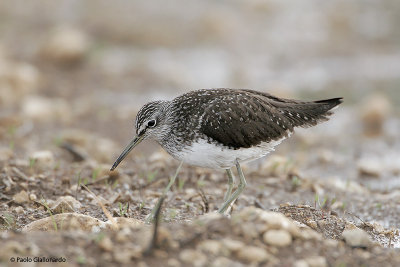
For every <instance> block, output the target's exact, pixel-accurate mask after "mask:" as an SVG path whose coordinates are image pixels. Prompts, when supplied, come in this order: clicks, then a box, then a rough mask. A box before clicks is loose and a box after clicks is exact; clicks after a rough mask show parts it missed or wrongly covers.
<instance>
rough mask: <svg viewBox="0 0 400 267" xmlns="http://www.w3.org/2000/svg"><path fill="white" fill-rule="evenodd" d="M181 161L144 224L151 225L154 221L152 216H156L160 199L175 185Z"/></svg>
mask: <svg viewBox="0 0 400 267" xmlns="http://www.w3.org/2000/svg"><path fill="white" fill-rule="evenodd" d="M182 164H183V161H181V163H180V164H179V166H178V169H176V172H175V175H174V176H172V177H171V179H170V180H169V183H168V185H167V187H165V189H164V191H163V194H162V195H161V196H160V198H159V199H158V202H157V204H156V205H155V207H154V208H153V209H152V210H151V212H150V214H149V215H147V218H146V223H151V222H152V221H153V220H154V216H155V214H156V211H157V210H158V209H159V207H160V205H161V199H162V198H163V197H165V195H166V194H167V193H168V191H169V189H170V188H171V186H172V185H173V184H174V183H175V180H176V177H177V176H178V174H179V171H180V170H181V167H182Z"/></svg>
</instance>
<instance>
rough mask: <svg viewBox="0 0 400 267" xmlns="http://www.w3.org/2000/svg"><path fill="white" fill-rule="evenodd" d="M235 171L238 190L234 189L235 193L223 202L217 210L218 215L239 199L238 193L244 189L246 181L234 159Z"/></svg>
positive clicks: (237, 162)
mask: <svg viewBox="0 0 400 267" xmlns="http://www.w3.org/2000/svg"><path fill="white" fill-rule="evenodd" d="M236 169H237V171H238V174H239V185H238V188H237V189H236V191H235V192H233V194H232V195H231V196H230V197H229V198H228V200H227V201H225V202H224V204H223V205H222V207H221V208H220V209H219V210H218V212H219V213H224V212H225V211H226V210H227V209H228V208H229V206H230V205H231V203H233V202H234V201H235V200H236V199H237V198H238V197H239V195H240V193H242V191H243V189H244V188H245V187H246V184H247V183H246V179H245V178H244V175H243V171H242V168H241V167H240V164H239V161H238V160H237V159H236Z"/></svg>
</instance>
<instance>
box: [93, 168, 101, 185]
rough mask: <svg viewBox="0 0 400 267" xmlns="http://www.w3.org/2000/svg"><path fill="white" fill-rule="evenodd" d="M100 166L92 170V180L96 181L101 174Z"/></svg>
mask: <svg viewBox="0 0 400 267" xmlns="http://www.w3.org/2000/svg"><path fill="white" fill-rule="evenodd" d="M99 172H100V168H96V169H94V170H93V171H92V182H94V181H95V180H96V179H97V177H98V176H99Z"/></svg>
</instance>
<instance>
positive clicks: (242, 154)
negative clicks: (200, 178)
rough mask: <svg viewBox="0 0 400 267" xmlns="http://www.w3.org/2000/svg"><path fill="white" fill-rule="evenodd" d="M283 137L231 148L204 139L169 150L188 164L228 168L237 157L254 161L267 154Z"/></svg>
mask: <svg viewBox="0 0 400 267" xmlns="http://www.w3.org/2000/svg"><path fill="white" fill-rule="evenodd" d="M283 139H285V138H282V139H280V140H277V141H271V142H263V143H261V144H259V145H257V146H254V147H250V148H239V149H236V150H234V149H230V148H227V147H224V146H218V145H215V144H210V143H208V142H207V141H206V140H204V139H199V140H198V141H196V142H194V143H192V144H191V145H190V146H187V147H184V148H183V149H182V150H179V151H168V149H167V151H168V152H169V153H170V154H171V155H172V156H173V157H174V158H176V159H177V160H180V161H184V162H185V163H187V164H190V165H194V166H200V167H206V168H212V169H221V168H222V169H228V168H231V167H232V166H234V165H235V163H236V159H238V160H239V162H240V163H242V162H247V161H252V160H255V159H258V158H261V157H263V156H265V155H267V154H268V153H269V152H271V151H273V150H274V147H275V146H276V145H278V144H279V143H280V142H282V141H283Z"/></svg>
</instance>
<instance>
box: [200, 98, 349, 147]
mask: <svg viewBox="0 0 400 267" xmlns="http://www.w3.org/2000/svg"><path fill="white" fill-rule="evenodd" d="M341 102H342V100H341V98H333V99H327V100H320V101H313V102H303V101H296V100H289V99H282V98H277V97H274V96H272V95H269V94H267V93H262V92H257V91H252V90H226V91H222V92H221V91H220V92H218V94H216V95H215V97H214V98H211V99H210V102H209V103H207V108H206V109H205V113H204V116H203V119H202V122H201V126H200V127H201V131H202V132H203V133H204V134H205V135H206V136H208V137H209V138H211V139H213V140H215V141H218V142H219V143H221V144H223V145H225V146H228V147H231V148H235V149H238V148H249V147H251V146H254V145H258V144H260V143H261V142H270V141H272V140H279V139H281V138H283V137H287V136H288V134H289V133H291V132H293V130H294V127H309V126H313V125H316V124H317V123H319V122H321V121H325V120H327V119H328V116H329V115H331V112H330V110H331V109H332V108H333V107H335V106H337V105H338V104H340V103H341Z"/></svg>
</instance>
